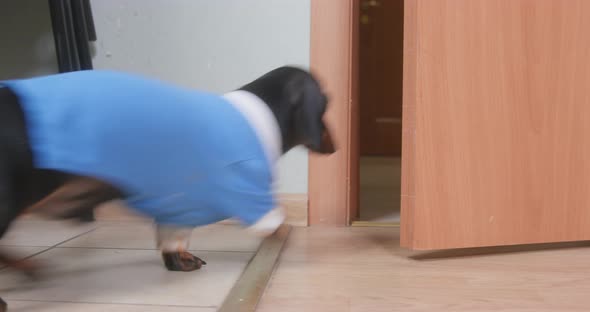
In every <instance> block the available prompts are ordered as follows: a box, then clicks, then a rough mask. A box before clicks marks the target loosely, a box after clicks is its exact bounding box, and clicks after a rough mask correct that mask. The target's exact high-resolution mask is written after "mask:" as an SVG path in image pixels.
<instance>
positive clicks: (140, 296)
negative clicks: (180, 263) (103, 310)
mask: <svg viewBox="0 0 590 312" xmlns="http://www.w3.org/2000/svg"><path fill="white" fill-rule="evenodd" d="M198 255H199V256H200V257H201V258H203V259H204V260H205V261H207V263H208V265H207V266H205V267H204V268H203V269H201V270H200V271H195V272H190V273H185V272H169V271H167V270H166V269H165V268H164V266H163V264H162V262H161V259H160V256H159V254H158V253H157V252H156V251H152V250H119V249H114V250H113V249H86V248H54V249H52V250H49V251H47V252H44V253H42V254H40V255H39V256H36V257H34V258H33V259H37V260H39V261H43V262H45V263H49V264H52V265H53V266H52V267H51V270H50V271H48V272H47V274H46V276H47V278H46V279H45V280H43V281H40V282H35V283H28V282H26V281H24V280H23V278H22V276H20V275H19V274H16V273H14V272H8V271H7V272H0V294H1V295H2V297H3V298H5V299H7V300H11V299H12V300H39V301H60V302H62V301H63V302H74V303H111V304H147V305H167V306H196V307H216V306H218V305H219V304H221V302H222V301H223V299H224V298H225V296H226V295H227V293H228V292H229V290H230V289H231V287H232V286H233V284H234V283H235V281H236V280H237V278H238V277H239V276H240V275H241V273H242V271H243V270H244V268H245V266H246V265H247V263H248V261H249V260H250V259H251V258H252V256H253V253H245V252H202V253H199V254H198Z"/></svg>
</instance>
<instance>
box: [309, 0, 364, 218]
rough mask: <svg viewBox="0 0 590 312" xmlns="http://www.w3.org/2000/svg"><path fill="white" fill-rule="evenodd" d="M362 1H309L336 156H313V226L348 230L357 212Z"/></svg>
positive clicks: (314, 53) (315, 63)
mask: <svg viewBox="0 0 590 312" xmlns="http://www.w3.org/2000/svg"><path fill="white" fill-rule="evenodd" d="M359 3H360V2H359V0H311V34H310V37H311V38H310V42H311V47H310V69H311V71H312V72H313V73H314V74H315V75H317V76H318V78H319V80H320V82H321V83H322V85H323V87H324V88H325V89H326V90H327V93H328V96H329V98H330V104H329V108H328V112H327V114H326V122H327V124H328V127H329V128H330V131H331V133H332V136H333V138H334V140H335V143H336V144H337V148H338V151H337V152H336V153H334V154H333V155H330V156H320V155H315V154H313V153H310V154H309V169H308V170H309V183H308V200H309V206H308V207H309V208H308V209H309V214H308V215H309V224H310V225H327V226H348V225H350V224H351V222H352V221H354V220H355V219H356V218H357V217H358V211H359V182H360V181H359V180H360V176H359V131H358V128H359V114H358V110H359V104H358V58H357V56H358V18H357V17H358V14H359Z"/></svg>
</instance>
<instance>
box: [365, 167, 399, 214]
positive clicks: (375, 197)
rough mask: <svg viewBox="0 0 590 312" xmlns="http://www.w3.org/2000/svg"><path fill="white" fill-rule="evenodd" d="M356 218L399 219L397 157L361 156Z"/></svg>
mask: <svg viewBox="0 0 590 312" xmlns="http://www.w3.org/2000/svg"><path fill="white" fill-rule="evenodd" d="M360 165H361V171H360V221H372V222H399V221H400V198H401V197H400V195H401V159H400V158H394V157H361V160H360Z"/></svg>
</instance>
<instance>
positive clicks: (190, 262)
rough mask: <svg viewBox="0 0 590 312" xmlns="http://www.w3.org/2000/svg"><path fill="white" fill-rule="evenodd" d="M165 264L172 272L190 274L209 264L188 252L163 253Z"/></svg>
mask: <svg viewBox="0 0 590 312" xmlns="http://www.w3.org/2000/svg"><path fill="white" fill-rule="evenodd" d="M162 258H163V259H164V264H165V265H166V268H167V269H168V270H170V271H182V272H190V271H195V270H198V269H200V268H201V267H202V266H203V265H206V264H207V262H205V261H203V260H202V259H201V258H199V257H196V256H194V255H193V254H191V253H190V252H187V251H179V252H164V253H162Z"/></svg>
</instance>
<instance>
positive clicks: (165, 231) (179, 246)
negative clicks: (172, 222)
mask: <svg viewBox="0 0 590 312" xmlns="http://www.w3.org/2000/svg"><path fill="white" fill-rule="evenodd" d="M192 231H193V229H192V228H183V227H173V226H166V225H158V226H157V241H158V248H159V249H160V251H161V252H162V258H163V259H164V264H165V265H166V268H167V269H168V270H170V271H183V272H190V271H195V270H198V269H200V268H201V266H203V265H206V264H207V263H206V262H205V261H203V260H202V259H200V258H198V257H196V256H194V255H193V254H191V253H190V252H188V251H187V250H188V246H189V243H190V237H191V233H192Z"/></svg>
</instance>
